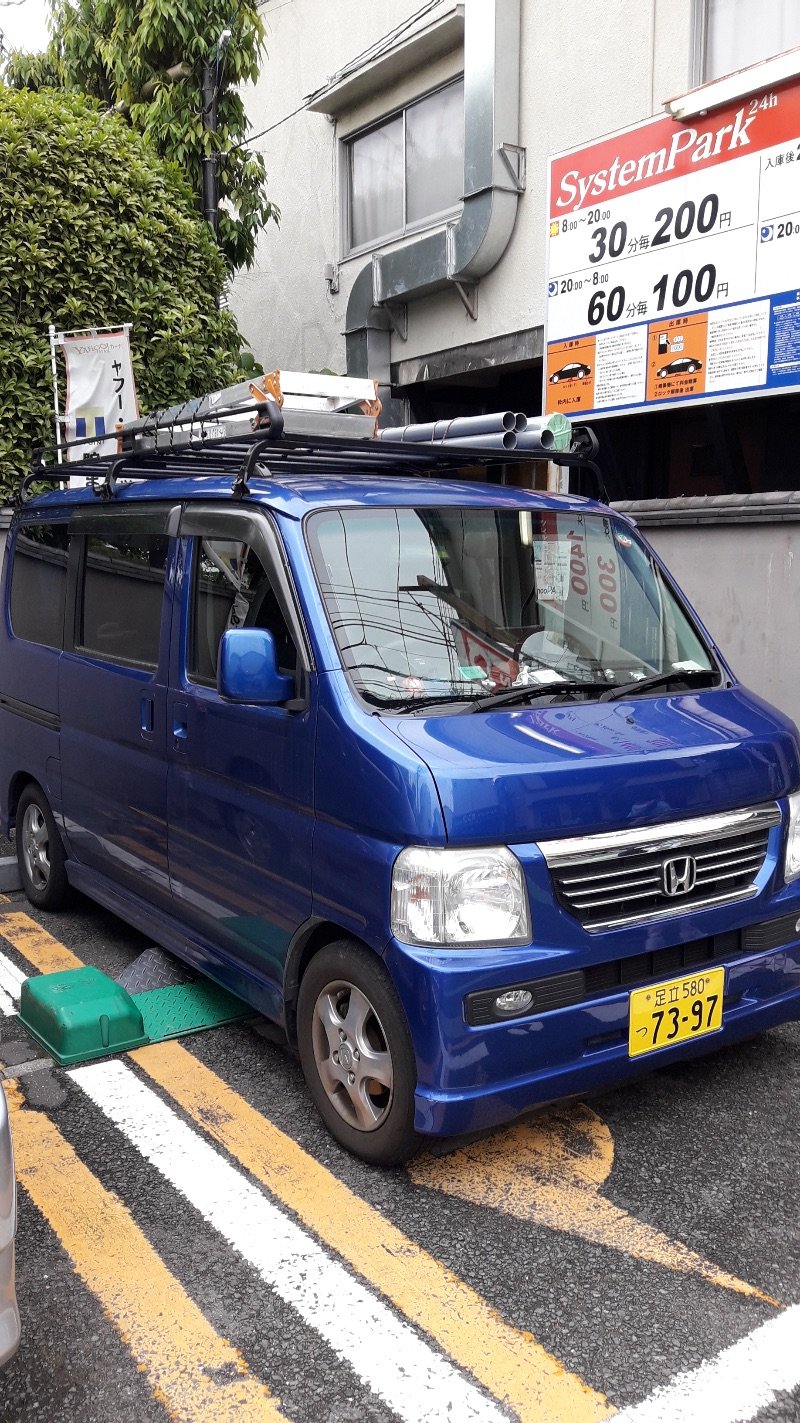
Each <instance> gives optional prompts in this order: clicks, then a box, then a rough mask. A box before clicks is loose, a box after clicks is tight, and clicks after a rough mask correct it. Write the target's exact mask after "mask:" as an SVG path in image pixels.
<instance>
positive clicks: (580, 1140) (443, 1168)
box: [407, 1102, 777, 1307]
mask: <svg viewBox="0 0 800 1423" xmlns="http://www.w3.org/2000/svg"><path fill="white" fill-rule="evenodd" d="M613 1164H614V1139H613V1137H612V1135H611V1132H610V1130H609V1128H608V1126H607V1125H606V1123H605V1122H604V1121H603V1120H602V1119H601V1118H600V1117H598V1116H597V1114H596V1112H593V1111H592V1109H591V1107H587V1106H586V1105H585V1104H584V1103H582V1102H581V1103H576V1104H574V1105H569V1106H566V1107H563V1108H561V1109H560V1110H559V1109H558V1108H556V1109H554V1110H551V1111H549V1112H548V1114H547V1117H546V1118H543V1117H538V1118H534V1119H533V1120H530V1121H527V1122H521V1123H518V1124H516V1125H514V1126H510V1127H506V1128H505V1129H502V1130H499V1131H496V1132H494V1133H493V1134H492V1136H490V1137H486V1138H484V1139H483V1140H481V1141H476V1142H472V1143H470V1144H469V1145H468V1146H464V1147H461V1148H459V1149H458V1150H457V1151H453V1152H450V1153H449V1154H447V1155H444V1156H431V1155H426V1156H419V1157H417V1158H416V1159H415V1160H413V1161H411V1162H410V1163H409V1165H408V1168H407V1170H408V1173H409V1175H410V1177H411V1179H412V1181H414V1182H415V1183H416V1184H417V1185H419V1186H426V1187H428V1188H429V1189H430V1190H434V1191H439V1192H441V1193H442V1194H444V1195H449V1196H458V1197H459V1198H460V1199H461V1200H465V1201H470V1202H472V1203H473V1204H474V1205H477V1206H484V1207H490V1208H491V1209H493V1210H496V1211H501V1212H503V1213H504V1214H505V1215H510V1216H515V1217H516V1218H517V1219H518V1220H529V1221H533V1222H535V1224H537V1225H544V1226H547V1227H548V1228H549V1229H550V1230H559V1231H563V1232H565V1233H566V1234H568V1235H578V1236H580V1237H581V1238H582V1239H583V1240H591V1241H593V1242H594V1243H595V1244H598V1245H605V1246H607V1247H608V1248H610V1249H612V1250H619V1251H621V1252H622V1253H624V1254H626V1255H630V1256H632V1257H633V1258H634V1259H636V1260H647V1261H649V1262H650V1263H652V1264H656V1265H663V1266H665V1267H666V1268H667V1269H669V1270H675V1271H678V1272H681V1273H687V1274H695V1275H699V1276H700V1277H701V1278H702V1279H704V1280H707V1281H708V1282H709V1283H710V1284H712V1285H718V1286H720V1287H721V1288H722V1289H727V1290H733V1291H735V1292H736V1293H737V1294H743V1295H750V1296H752V1297H753V1298H755V1299H758V1300H761V1301H762V1302H763V1303H766V1304H770V1305H775V1306H776V1307H777V1301H776V1300H773V1299H771V1298H770V1297H769V1295H765V1294H763V1293H762V1291H761V1290H759V1289H757V1288H756V1287H755V1286H754V1285H749V1284H747V1283H746V1282H745V1281H744V1280H738V1279H737V1278H736V1276H735V1275H729V1274H728V1273H727V1271H726V1270H722V1269H720V1268H719V1266H717V1265H714V1264H712V1262H711V1261H710V1260H705V1259H703V1257H702V1256H701V1255H697V1254H696V1253H695V1252H694V1251H693V1250H690V1249H689V1248H688V1246H686V1245H683V1244H682V1243H681V1242H680V1241H677V1240H671V1239H670V1238H669V1236H667V1235H664V1234H662V1232H661V1231H660V1230H656V1229H655V1228H654V1227H653V1226H650V1225H647V1224H646V1223H645V1222H644V1221H641V1220H637V1219H636V1217H635V1216H632V1215H630V1214H629V1212H628V1211H626V1210H623V1209H622V1208H621V1207H620V1206H616V1205H614V1203H613V1201H610V1200H609V1199H608V1198H607V1197H606V1196H603V1195H601V1194H600V1189H601V1187H602V1186H603V1185H604V1184H605V1182H606V1181H607V1180H608V1177H609V1175H610V1174H611V1168H612V1166H613Z"/></svg>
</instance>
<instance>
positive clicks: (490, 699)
mask: <svg viewBox="0 0 800 1423" xmlns="http://www.w3.org/2000/svg"><path fill="white" fill-rule="evenodd" d="M605 686H606V683H605V682H577V681H576V682H529V683H528V685H527V686H525V687H509V688H508V690H507V691H505V692H490V693H489V694H488V696H485V697H476V698H475V700H474V702H473V705H472V710H473V711H492V710H493V709H494V708H495V707H503V706H509V705H512V704H513V703H514V702H527V701H529V700H532V699H533V698H534V697H545V696H551V697H552V696H560V695H561V693H562V692H587V693H589V694H590V695H592V696H595V695H596V694H597V693H598V692H602V691H603V689H604V688H605Z"/></svg>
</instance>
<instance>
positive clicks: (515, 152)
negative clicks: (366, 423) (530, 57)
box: [345, 0, 524, 387]
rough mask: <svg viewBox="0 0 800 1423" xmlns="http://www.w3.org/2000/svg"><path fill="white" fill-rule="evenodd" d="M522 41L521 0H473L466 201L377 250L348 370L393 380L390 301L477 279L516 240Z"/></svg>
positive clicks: (354, 294)
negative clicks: (419, 232)
mask: <svg viewBox="0 0 800 1423" xmlns="http://www.w3.org/2000/svg"><path fill="white" fill-rule="evenodd" d="M519 49H520V0H466V7H465V12H464V193H463V197H464V205H463V208H462V211H461V213H460V215H459V217H458V218H457V219H455V220H454V221H453V222H449V223H447V224H446V226H445V227H444V228H442V229H440V230H439V231H438V232H433V233H429V234H427V235H426V236H424V237H418V238H416V239H415V240H413V241H410V242H407V243H404V244H403V245H402V246H400V247H398V248H396V249H395V250H394V251H390V252H376V253H375V254H374V255H373V257H372V261H371V262H370V263H369V265H368V266H366V267H363V268H362V270H361V271H360V272H359V274H358V276H357V277H356V280H355V282H354V283H353V288H352V290H351V293H350V299H349V301H348V304H347V317H346V326H345V340H346V346H347V373H348V375H358V376H370V377H373V378H375V379H376V380H378V381H379V382H380V384H381V386H384V387H388V386H389V385H390V383H391V374H390V364H391V323H390V319H389V316H388V314H387V312H386V310H385V308H384V306H383V304H384V303H386V302H391V303H398V302H407V301H414V300H416V299H418V298H419V297H423V296H426V295H428V294H429V293H431V292H436V291H441V290H443V289H445V288H447V287H452V286H454V285H455V284H456V283H459V282H474V281H477V280H478V279H479V278H480V277H482V276H484V275H485V273H486V272H489V271H491V269H492V267H494V266H495V265H496V264H497V262H498V261H499V259H500V257H501V256H502V255H503V253H504V251H505V249H506V247H507V246H508V242H509V240H510V237H511V233H512V232H513V229H514V222H515V220H516V215H517V204H518V202H519V195H520V192H521V191H522V189H523V186H524V172H523V171H522V168H521V165H522V158H523V155H522V154H521V151H520V150H519V147H518V141H519ZM515 162H516V163H517V166H516V167H515Z"/></svg>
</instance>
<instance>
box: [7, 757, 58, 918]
mask: <svg viewBox="0 0 800 1423" xmlns="http://www.w3.org/2000/svg"><path fill="white" fill-rule="evenodd" d="M16 836H17V864H18V865H19V873H20V879H21V880H22V888H23V889H24V891H25V893H26V895H27V897H28V899H29V900H30V902H31V904H32V905H34V907H35V908H36V909H60V908H61V906H62V905H63V903H64V901H65V900H66V898H67V894H68V891H69V884H68V881H67V871H66V869H65V865H64V860H65V856H64V846H63V845H62V843H61V836H60V835H59V833H58V829H57V827H56V823H55V820H54V819H53V812H52V811H51V809H50V806H49V805H48V804H47V798H46V796H45V794H44V792H43V791H41V790H40V789H39V787H38V786H36V785H29V786H26V787H25V789H24V791H23V792H22V795H21V796H20V798H19V805H18V806H17V830H16Z"/></svg>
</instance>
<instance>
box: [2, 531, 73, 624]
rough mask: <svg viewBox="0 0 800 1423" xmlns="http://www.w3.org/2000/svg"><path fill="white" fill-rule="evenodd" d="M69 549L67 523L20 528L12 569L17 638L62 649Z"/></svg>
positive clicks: (12, 619)
mask: <svg viewBox="0 0 800 1423" xmlns="http://www.w3.org/2000/svg"><path fill="white" fill-rule="evenodd" d="M68 548H69V534H68V532H67V525H66V524H21V525H20V527H19V528H18V529H17V535H16V538H15V540H14V562H13V565H12V568H11V627H12V629H13V632H14V635H15V637H21V638H24V639H25V641H26V642H38V643H40V644H41V645H42V646H43V647H58V648H60V647H61V645H62V639H63V632H64V595H65V592H66V587H67V551H68Z"/></svg>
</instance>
